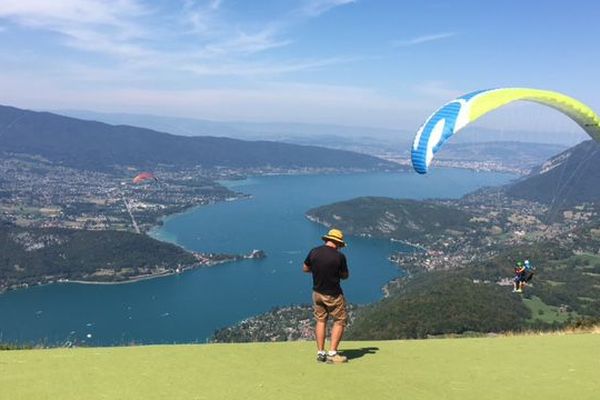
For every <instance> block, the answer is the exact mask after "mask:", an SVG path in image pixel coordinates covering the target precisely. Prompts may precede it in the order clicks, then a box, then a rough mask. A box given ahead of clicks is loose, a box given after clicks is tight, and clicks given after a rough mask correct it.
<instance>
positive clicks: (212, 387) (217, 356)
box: [0, 334, 600, 400]
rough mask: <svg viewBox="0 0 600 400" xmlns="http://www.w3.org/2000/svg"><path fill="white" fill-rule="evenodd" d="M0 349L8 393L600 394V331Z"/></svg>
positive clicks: (0, 393) (3, 393)
mask: <svg viewBox="0 0 600 400" xmlns="http://www.w3.org/2000/svg"><path fill="white" fill-rule="evenodd" d="M343 348H344V349H345V350H346V355H347V356H349V357H350V362H349V363H348V364H342V365H326V364H318V363H317V362H316V361H315V360H314V356H315V349H314V344H313V343H308V342H293V343H273V344H221V345H183V346H141V347H120V348H80V349H53V350H18V351H2V352H0V398H1V399H2V400H4V399H7V400H8V399H10V400H18V399H36V400H37V399H61V400H68V399H86V400H91V399H148V400H149V399H309V398H315V399H436V400H437V399H462V400H465V399H486V400H490V399H510V398H526V399H528V400H534V399H544V400H549V399H577V400H585V399H590V400H591V399H598V398H599V397H598V396H599V393H600V379H599V375H598V371H600V335H598V334H573V335H548V336H537V335H530V336H508V337H495V338H478V339H431V340H413V341H383V342H346V343H343Z"/></svg>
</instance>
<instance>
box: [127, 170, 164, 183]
mask: <svg viewBox="0 0 600 400" xmlns="http://www.w3.org/2000/svg"><path fill="white" fill-rule="evenodd" d="M147 180H154V181H156V182H158V179H157V178H156V177H155V176H154V174H153V173H151V172H142V173H141V174H138V175H136V177H135V178H133V183H136V184H137V183H142V182H144V181H147Z"/></svg>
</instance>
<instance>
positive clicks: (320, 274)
mask: <svg viewBox="0 0 600 400" xmlns="http://www.w3.org/2000/svg"><path fill="white" fill-rule="evenodd" d="M304 264H306V265H308V266H309V267H310V269H311V271H312V276H313V290H314V291H315V292H319V293H321V294H326V295H330V296H337V295H339V294H343V292H342V287H341V286H340V274H342V273H344V272H348V265H347V264H346V256H345V255H343V254H342V253H340V252H339V251H337V250H336V249H334V248H332V247H329V246H325V245H323V246H319V247H315V248H314V249H312V250H311V251H310V253H308V255H307V256H306V260H304Z"/></svg>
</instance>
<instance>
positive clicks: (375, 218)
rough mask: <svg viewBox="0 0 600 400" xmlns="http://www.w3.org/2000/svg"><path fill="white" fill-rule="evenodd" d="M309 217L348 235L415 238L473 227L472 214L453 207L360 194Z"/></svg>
mask: <svg viewBox="0 0 600 400" xmlns="http://www.w3.org/2000/svg"><path fill="white" fill-rule="evenodd" d="M306 214H307V216H308V218H309V219H311V220H313V221H315V222H318V223H321V224H324V225H326V226H333V225H335V226H336V227H338V228H340V229H342V230H344V232H346V233H347V234H350V235H369V236H373V237H379V238H394V239H396V240H403V241H418V240H421V239H423V238H424V237H426V236H432V235H437V234H440V233H442V232H445V231H448V230H451V231H454V232H464V231H466V230H468V229H472V224H471V222H470V218H471V215H470V214H468V213H466V212H463V211H461V210H459V209H457V208H455V207H448V206H445V205H441V204H434V203H430V202H425V201H419V200H410V199H390V198H386V197H359V198H355V199H352V200H346V201H341V202H338V203H333V204H328V205H325V206H321V207H317V208H313V209H311V210H309V211H307V213H306Z"/></svg>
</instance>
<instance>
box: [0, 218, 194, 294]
mask: <svg viewBox="0 0 600 400" xmlns="http://www.w3.org/2000/svg"><path fill="white" fill-rule="evenodd" d="M0 249H2V257H0V293H2V291H3V290H6V289H8V288H10V287H18V286H22V285H24V284H28V285H32V284H37V283H48V282H50V281H55V280H58V279H69V280H82V281H83V280H85V281H98V282H111V281H126V280H129V279H132V278H136V277H140V276H144V275H148V276H150V275H151V274H160V273H164V272H168V270H170V269H175V268H177V267H178V266H189V265H193V264H195V263H197V262H198V261H197V260H196V258H195V257H194V256H193V255H192V254H191V253H188V252H187V251H185V250H184V249H182V248H181V247H178V246H176V245H174V244H170V243H164V242H161V241H158V240H155V239H152V238H151V237H149V236H146V235H137V234H134V233H130V232H120V231H87V230H81V229H62V228H24V227H17V226H14V225H11V224H7V223H2V222H0Z"/></svg>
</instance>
